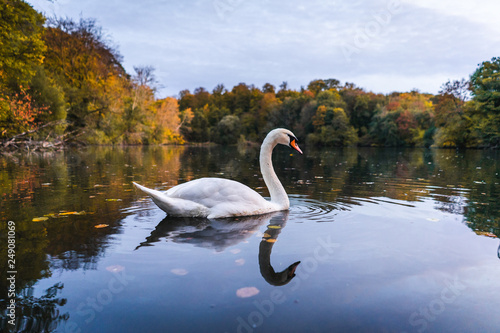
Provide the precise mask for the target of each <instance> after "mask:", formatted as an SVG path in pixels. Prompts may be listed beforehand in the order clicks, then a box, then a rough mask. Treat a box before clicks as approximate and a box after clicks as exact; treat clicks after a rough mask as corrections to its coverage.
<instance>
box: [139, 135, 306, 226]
mask: <svg viewBox="0 0 500 333" xmlns="http://www.w3.org/2000/svg"><path fill="white" fill-rule="evenodd" d="M277 144H283V145H286V146H290V147H292V148H294V149H296V150H297V151H299V152H300V153H302V151H301V150H300V148H299V147H298V146H297V138H296V137H295V135H294V134H293V133H292V132H290V131H289V130H286V129H283V128H278V129H275V130H272V131H271V132H269V134H268V135H267V136H266V138H265V139H264V142H263V143H262V146H261V149H260V170H261V173H262V176H263V178H264V182H265V183H266V185H267V188H268V189H269V193H270V195H271V201H267V200H266V199H264V198H263V197H262V196H261V195H260V194H259V193H257V192H255V191H254V190H252V189H251V188H250V187H248V186H246V185H244V184H241V183H238V182H236V181H234V180H229V179H223V178H200V179H196V180H192V181H190V182H187V183H184V184H180V185H177V186H175V187H172V188H171V189H169V190H167V191H165V192H161V191H157V190H152V189H149V188H147V187H144V186H141V185H139V184H137V183H134V185H135V186H137V187H138V188H139V189H140V190H142V191H143V192H145V193H147V194H148V195H149V196H150V197H151V198H152V199H153V201H154V203H155V204H156V205H158V207H160V208H161V209H163V210H164V211H165V212H166V213H167V214H168V215H170V216H186V217H206V218H209V219H210V218H222V217H231V216H250V215H260V214H266V213H271V212H276V211H280V210H287V209H288V208H289V207H290V202H289V200H288V196H287V194H286V192H285V189H284V188H283V185H281V183H280V181H279V179H278V177H277V176H276V173H275V172H274V169H273V166H272V160H271V154H272V151H273V148H274V147H275V146H276V145H277Z"/></svg>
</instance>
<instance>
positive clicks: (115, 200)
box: [106, 199, 122, 201]
mask: <svg viewBox="0 0 500 333" xmlns="http://www.w3.org/2000/svg"><path fill="white" fill-rule="evenodd" d="M106 201H122V199H106Z"/></svg>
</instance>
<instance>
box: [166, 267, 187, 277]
mask: <svg viewBox="0 0 500 333" xmlns="http://www.w3.org/2000/svg"><path fill="white" fill-rule="evenodd" d="M170 272H172V273H174V274H175V275H179V276H183V275H186V274H187V273H188V271H187V270H185V269H184V268H173V269H171V270H170Z"/></svg>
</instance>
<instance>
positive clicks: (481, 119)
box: [470, 57, 500, 147]
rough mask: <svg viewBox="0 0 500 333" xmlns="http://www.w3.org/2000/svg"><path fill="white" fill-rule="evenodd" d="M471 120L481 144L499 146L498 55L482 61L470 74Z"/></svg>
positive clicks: (499, 80)
mask: <svg viewBox="0 0 500 333" xmlns="http://www.w3.org/2000/svg"><path fill="white" fill-rule="evenodd" d="M470 80H471V90H472V96H473V103H471V104H472V106H473V107H472V109H471V120H472V123H473V124H474V131H475V134H476V135H477V137H478V138H479V143H480V144H481V145H485V146H490V147H499V146H500V57H494V58H492V59H491V61H484V62H483V63H482V64H481V65H479V67H478V68H477V69H476V71H475V72H474V73H473V74H472V75H471V78H470Z"/></svg>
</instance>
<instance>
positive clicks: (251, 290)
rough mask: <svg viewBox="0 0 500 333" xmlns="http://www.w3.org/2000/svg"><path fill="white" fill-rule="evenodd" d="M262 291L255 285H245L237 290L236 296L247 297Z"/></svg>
mask: <svg viewBox="0 0 500 333" xmlns="http://www.w3.org/2000/svg"><path fill="white" fill-rule="evenodd" d="M259 292H260V290H259V289H257V288H255V287H243V288H240V289H238V290H236V296H238V297H241V298H247V297H252V296H255V295H257V294H258V293H259Z"/></svg>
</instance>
